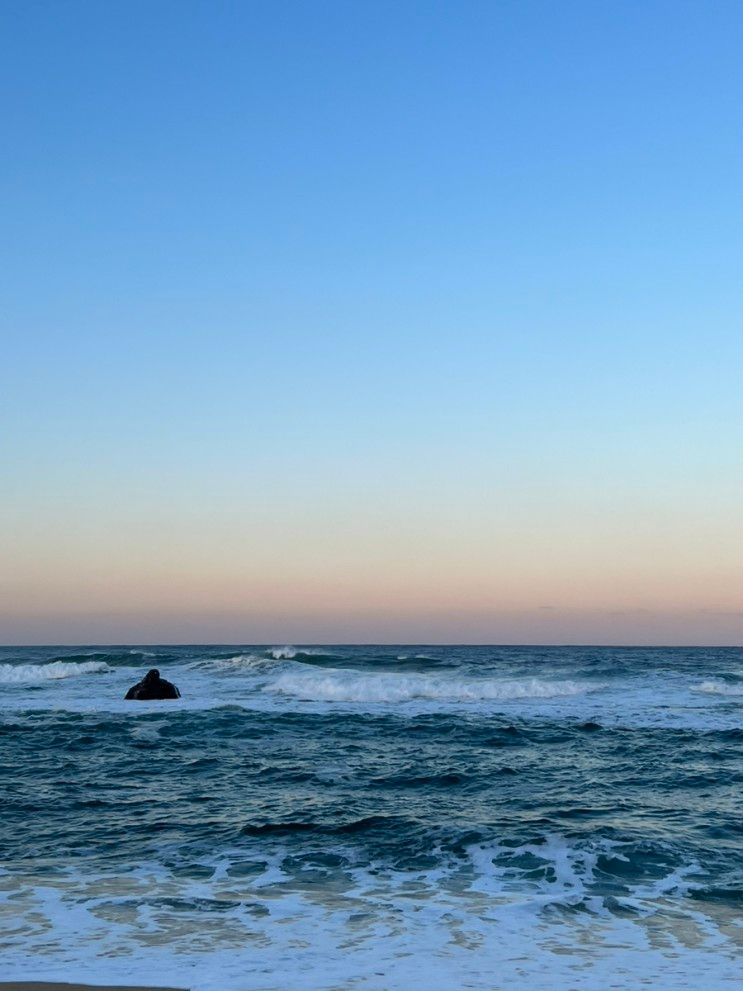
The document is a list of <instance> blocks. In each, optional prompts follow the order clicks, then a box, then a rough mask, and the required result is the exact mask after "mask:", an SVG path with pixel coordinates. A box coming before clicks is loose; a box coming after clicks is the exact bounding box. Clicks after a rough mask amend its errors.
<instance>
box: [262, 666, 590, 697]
mask: <svg viewBox="0 0 743 991" xmlns="http://www.w3.org/2000/svg"><path fill="white" fill-rule="evenodd" d="M266 687H267V688H268V690H269V691H274V692H280V693H281V694H283V695H291V696H293V697H294V698H300V699H304V700H307V701H320V702H410V701H413V700H415V699H429V700H436V701H443V702H446V701H452V702H481V701H488V700H508V699H528V698H535V699H536V698H554V697H557V696H564V695H583V694H585V693H586V692H590V691H596V690H597V689H599V688H603V687H604V686H603V685H598V684H595V683H586V682H576V681H542V680H540V679H538V678H523V679H514V680H510V681H495V680H492V679H484V678H482V679H471V680H460V679H451V678H429V677H425V676H413V675H407V676H403V675H398V674H390V673H385V674H378V675H357V674H355V673H348V672H345V671H338V672H336V673H332V674H331V673H324V674H304V673H301V674H294V673H287V674H283V675H281V676H280V677H278V678H277V679H276V680H275V681H273V682H272V683H271V684H270V685H268V686H266Z"/></svg>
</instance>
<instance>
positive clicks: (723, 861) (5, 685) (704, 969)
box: [0, 646, 743, 991]
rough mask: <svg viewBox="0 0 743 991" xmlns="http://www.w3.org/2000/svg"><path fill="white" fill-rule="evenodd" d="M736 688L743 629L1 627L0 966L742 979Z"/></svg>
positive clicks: (388, 985)
mask: <svg viewBox="0 0 743 991" xmlns="http://www.w3.org/2000/svg"><path fill="white" fill-rule="evenodd" d="M150 667H157V668H159V669H160V671H161V673H162V675H163V676H164V677H166V678H168V679H170V680H171V681H173V682H175V683H176V684H177V685H178V687H179V688H180V690H181V693H182V696H183V698H182V699H180V700H178V701H175V702H124V701H123V696H124V693H125V691H126V689H127V688H128V687H129V686H130V685H131V684H133V683H134V682H135V681H137V680H139V678H140V677H141V676H142V675H143V674H144V673H145V671H146V670H147V669H148V668H150ZM742 706H743V650H740V649H655V648H653V649H629V648H591V647H580V648H576V647H539V648H537V647H410V646H407V647H368V646H365V647H342V646H332V647H300V646H293V647H288V646H277V647H251V646H239V647H196V646H194V647H137V648H131V647H120V648H112V647H105V648H103V647H102V648H95V647H86V648H76V649H72V648H43V649H40V648H3V649H2V650H0V784H1V786H2V792H1V794H2V807H1V809H0V853H1V857H2V860H1V864H0V978H5V979H9V978H11V979H12V978H25V979H31V978H34V979H42V978H43V979H51V980H87V981H90V982H98V981H99V982H103V981H106V982H111V983H117V982H118V983H125V982H142V983H145V982H148V983H149V982H152V983H158V982H159V983H169V984H175V985H179V986H182V987H189V988H194V989H196V991H223V989H224V991H243V989H244V991H248V989H251V991H278V989H281V991H292V989H316V991H330V989H355V988H358V989H375V991H388V989H389V991H395V989H406V991H407V989H409V988H417V987H421V988H428V989H434V991H436V989H442V991H443V989H447V991H448V989H460V988H472V989H495V988H504V989H505V988H508V989H521V988H529V989H530V991H531V989H535V988H537V989H538V988H559V989H589V988H601V989H602V991H604V989H609V988H622V989H625V988H626V989H630V988H631V989H635V988H640V987H651V988H654V989H680V988H692V987H694V988H698V987H699V986H700V984H703V985H704V986H705V987H706V988H732V987H733V985H734V984H736V983H737V982H738V981H739V980H740V979H741V977H742V976H743V972H742V969H741V966H740V960H741V957H740V949H741V941H742V939H743V928H742V922H743V918H742V916H743V912H742V908H743V906H742V903H741V890H742V875H743V815H742V813H743V804H742V803H741V782H742V780H743V767H742V765H741V760H740V758H741V743H742V742H743V730H742V728H741V708H742Z"/></svg>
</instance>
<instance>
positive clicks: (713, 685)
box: [695, 680, 743, 695]
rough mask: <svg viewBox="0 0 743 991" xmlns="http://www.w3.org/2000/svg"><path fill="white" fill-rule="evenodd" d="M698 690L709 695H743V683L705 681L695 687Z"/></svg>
mask: <svg viewBox="0 0 743 991" xmlns="http://www.w3.org/2000/svg"><path fill="white" fill-rule="evenodd" d="M695 691H697V692H705V693H706V694H707V695H743V685H731V684H729V683H728V682H726V681H714V680H710V681H703V682H702V683H701V685H697V686H696V688H695Z"/></svg>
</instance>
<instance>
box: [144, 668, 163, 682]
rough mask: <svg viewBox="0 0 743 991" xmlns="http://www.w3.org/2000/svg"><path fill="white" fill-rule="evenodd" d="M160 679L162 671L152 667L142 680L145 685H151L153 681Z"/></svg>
mask: <svg viewBox="0 0 743 991" xmlns="http://www.w3.org/2000/svg"><path fill="white" fill-rule="evenodd" d="M159 680H160V672H159V671H158V670H157V668H151V669H150V670H149V671H148V672H147V674H146V675H145V676H144V678H142V682H143V683H144V684H145V685H151V684H153V682H155V681H159Z"/></svg>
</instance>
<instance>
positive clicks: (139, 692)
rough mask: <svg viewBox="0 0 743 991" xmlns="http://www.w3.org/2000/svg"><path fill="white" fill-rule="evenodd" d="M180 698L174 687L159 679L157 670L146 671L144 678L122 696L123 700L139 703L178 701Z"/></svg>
mask: <svg viewBox="0 0 743 991" xmlns="http://www.w3.org/2000/svg"><path fill="white" fill-rule="evenodd" d="M180 697H181V693H180V692H179V691H178V689H177V688H176V687H175V685H174V684H173V683H172V682H170V681H166V680H165V678H161V677H160V672H159V671H158V670H157V668H152V670H151V671H148V672H147V674H146V675H145V676H144V678H142V680H141V681H139V682H137V684H136V685H132V687H131V688H130V689H129V691H128V692H127V693H126V695H125V696H124V698H125V699H136V700H137V701H140V702H149V701H151V700H152V699H179V698H180Z"/></svg>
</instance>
